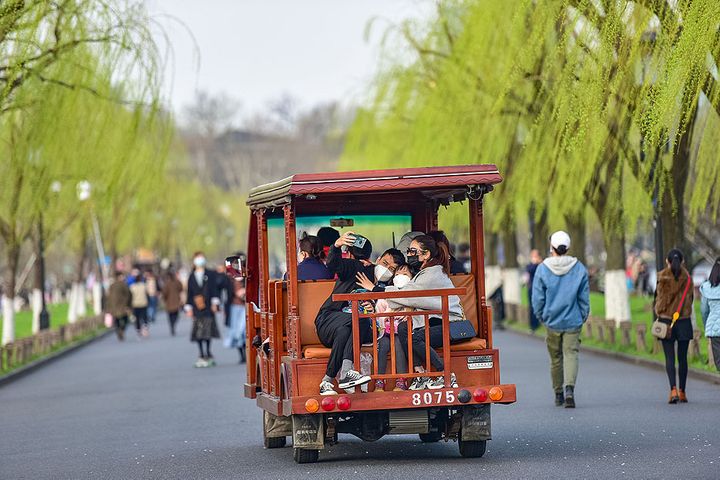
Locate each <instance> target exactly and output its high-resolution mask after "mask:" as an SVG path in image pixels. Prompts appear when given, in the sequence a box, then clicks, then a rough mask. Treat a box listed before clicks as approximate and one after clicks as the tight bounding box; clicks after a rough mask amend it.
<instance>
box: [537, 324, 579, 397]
mask: <svg viewBox="0 0 720 480" xmlns="http://www.w3.org/2000/svg"><path fill="white" fill-rule="evenodd" d="M545 342H546V343H547V349H548V353H549V354H550V376H551V377H552V385H553V390H554V391H555V393H561V392H562V391H563V383H564V384H565V386H566V387H574V386H575V381H576V380H577V374H578V352H579V351H580V330H579V329H578V330H572V331H569V332H561V331H558V330H551V329H549V328H548V329H547V338H546V339H545Z"/></svg>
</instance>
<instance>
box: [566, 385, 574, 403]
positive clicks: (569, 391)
mask: <svg viewBox="0 0 720 480" xmlns="http://www.w3.org/2000/svg"><path fill="white" fill-rule="evenodd" d="M574 390H575V389H574V388H573V387H571V386H570V385H568V386H567V387H565V408H575V392H574Z"/></svg>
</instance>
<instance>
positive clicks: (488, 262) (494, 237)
mask: <svg viewBox="0 0 720 480" xmlns="http://www.w3.org/2000/svg"><path fill="white" fill-rule="evenodd" d="M485 242H486V245H485V297H486V298H487V297H489V296H490V295H492V294H493V292H494V291H495V290H497V288H498V287H499V286H500V285H502V270H501V269H500V265H498V244H499V236H498V234H497V233H488V234H486V235H485Z"/></svg>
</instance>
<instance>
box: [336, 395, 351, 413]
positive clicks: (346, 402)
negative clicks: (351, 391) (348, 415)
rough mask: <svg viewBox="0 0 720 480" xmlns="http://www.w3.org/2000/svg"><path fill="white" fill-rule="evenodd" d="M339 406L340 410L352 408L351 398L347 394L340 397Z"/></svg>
mask: <svg viewBox="0 0 720 480" xmlns="http://www.w3.org/2000/svg"><path fill="white" fill-rule="evenodd" d="M337 407H338V408H339V409H340V410H348V409H349V408H350V398H349V397H345V396H342V397H340V398H338V399H337Z"/></svg>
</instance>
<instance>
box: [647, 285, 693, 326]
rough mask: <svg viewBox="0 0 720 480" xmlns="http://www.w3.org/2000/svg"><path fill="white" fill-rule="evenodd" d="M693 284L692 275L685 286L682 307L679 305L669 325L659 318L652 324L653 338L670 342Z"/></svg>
mask: <svg viewBox="0 0 720 480" xmlns="http://www.w3.org/2000/svg"><path fill="white" fill-rule="evenodd" d="M691 282H692V278H691V277H690V275H688V281H687V284H686V285H685V291H683V294H682V297H681V298H680V305H678V307H677V310H675V313H673V316H672V320H670V323H669V324H668V323H665V322H662V321H660V318H659V317H658V318H656V319H655V321H654V322H653V323H652V327H650V333H651V334H652V335H653V337H655V338H659V339H660V340H669V339H670V337H672V329H673V327H674V326H675V322H677V321H678V318H680V310H682V306H683V303H685V296H686V295H687V292H688V289H689V288H690V283H691Z"/></svg>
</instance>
